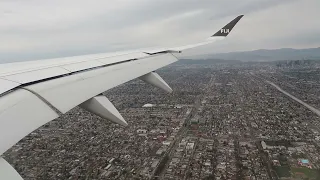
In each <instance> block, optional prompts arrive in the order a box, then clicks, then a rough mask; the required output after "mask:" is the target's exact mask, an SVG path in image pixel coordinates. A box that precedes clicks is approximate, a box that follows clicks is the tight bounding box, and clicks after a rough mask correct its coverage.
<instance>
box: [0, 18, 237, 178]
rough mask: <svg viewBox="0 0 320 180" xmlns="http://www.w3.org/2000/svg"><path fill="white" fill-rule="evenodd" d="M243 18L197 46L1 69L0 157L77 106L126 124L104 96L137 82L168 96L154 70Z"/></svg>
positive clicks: (216, 37)
mask: <svg viewBox="0 0 320 180" xmlns="http://www.w3.org/2000/svg"><path fill="white" fill-rule="evenodd" d="M242 17H243V15H241V16H238V17H236V18H235V19H234V20H232V21H231V22H230V23H228V24H227V25H226V26H224V27H223V28H222V29H220V30H219V31H218V32H216V33H215V34H214V35H212V36H211V37H210V38H209V39H207V40H206V41H204V42H200V43H197V44H191V45H186V46H181V47H173V48H161V49H151V50H150V49H149V50H137V51H131V52H116V53H107V54H95V55H86V56H77V57H70V58H59V59H49V60H42V61H31V62H22V63H11V64H3V65H0V155H1V154H3V153H4V152H5V151H6V150H8V149H9V148H10V147H12V146H13V145H14V144H15V143H17V142H18V141H19V140H20V139H22V138H23V137H25V136H26V135H28V134H29V133H31V132H32V131H34V130H35V129H37V128H38V127H40V126H42V125H44V124H46V123H47V122H49V121H51V120H53V119H55V118H57V117H59V115H61V114H64V113H66V112H68V111H69V110H71V109H72V108H74V107H76V106H80V107H82V108H83V109H85V110H87V111H90V112H92V113H94V114H96V115H98V116H100V117H102V118H104V119H107V120H110V121H113V122H115V123H118V124H121V125H127V123H126V121H125V120H124V119H123V117H122V116H121V115H120V113H119V112H118V111H117V110H116V108H115V107H114V106H113V105H112V103H111V102H110V101H109V100H108V99H107V98H106V97H104V96H102V95H101V93H103V92H105V91H106V90H108V89H111V88H113V87H115V86H118V85H120V84H123V83H125V82H128V81H130V80H132V79H135V78H140V79H141V80H143V81H145V82H147V83H150V84H152V85H154V86H156V87H159V88H161V89H163V90H165V91H167V92H168V93H170V92H171V91H172V89H171V88H170V87H169V85H168V84H167V83H166V82H165V81H164V80H163V79H162V78H161V77H160V76H159V75H158V74H157V73H156V72H154V71H155V70H157V69H159V68H161V67H164V66H166V65H168V64H171V63H174V62H176V61H177V60H178V59H177V58H176V57H175V56H174V54H175V53H181V52H182V51H184V50H186V49H190V48H194V47H198V46H202V45H206V44H210V43H213V42H215V41H217V40H221V39H224V38H225V37H226V36H228V35H229V33H230V32H231V30H232V29H233V28H234V26H235V25H236V24H237V22H238V21H239V20H240V19H241V18H242ZM0 177H1V176H0Z"/></svg>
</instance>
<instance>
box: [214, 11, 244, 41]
mask: <svg viewBox="0 0 320 180" xmlns="http://www.w3.org/2000/svg"><path fill="white" fill-rule="evenodd" d="M242 17H243V15H240V16H238V17H236V18H235V19H234V20H232V21H231V22H229V23H228V24H227V25H225V26H224V27H223V28H222V29H220V31H218V32H216V33H215V34H214V35H212V36H211V37H214V36H228V34H229V33H230V32H231V30H232V29H233V28H234V26H235V25H236V24H237V23H238V22H239V21H240V19H241V18H242Z"/></svg>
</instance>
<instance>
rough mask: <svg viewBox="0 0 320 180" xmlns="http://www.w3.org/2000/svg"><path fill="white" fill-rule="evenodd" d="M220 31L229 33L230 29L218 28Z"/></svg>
mask: <svg viewBox="0 0 320 180" xmlns="http://www.w3.org/2000/svg"><path fill="white" fill-rule="evenodd" d="M220 33H227V34H229V33H230V29H221V30H220Z"/></svg>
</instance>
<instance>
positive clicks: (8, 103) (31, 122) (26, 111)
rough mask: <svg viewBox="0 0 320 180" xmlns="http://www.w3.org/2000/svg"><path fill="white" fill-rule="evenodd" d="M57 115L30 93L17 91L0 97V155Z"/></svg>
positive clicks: (22, 90)
mask: <svg viewBox="0 0 320 180" xmlns="http://www.w3.org/2000/svg"><path fill="white" fill-rule="evenodd" d="M57 117H58V114H57V113H56V112H55V111H53V110H52V109H51V108H50V107H49V106H48V105H47V104H46V103H44V102H43V101H42V100H41V99H39V98H38V97H37V96H36V95H34V94H32V93H31V92H29V91H27V90H24V89H18V90H16V91H13V92H10V93H8V94H7V95H5V96H3V97H0V132H1V136H0V154H3V153H4V152H5V151H6V150H8V149H9V148H10V147H12V146H13V145H14V144H15V143H17V142H18V141H19V140H20V139H22V138H23V137H25V136H26V135H28V134H29V133H31V132H32V131H34V130H36V129H37V128H39V127H40V126H41V125H43V124H45V123H47V122H49V121H51V120H53V119H55V118H57Z"/></svg>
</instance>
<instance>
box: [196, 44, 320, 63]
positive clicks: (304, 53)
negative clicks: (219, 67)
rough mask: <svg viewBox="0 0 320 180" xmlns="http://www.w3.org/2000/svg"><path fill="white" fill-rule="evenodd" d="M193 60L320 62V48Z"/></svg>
mask: <svg viewBox="0 0 320 180" xmlns="http://www.w3.org/2000/svg"><path fill="white" fill-rule="evenodd" d="M192 59H223V60H239V61H276V60H306V59H308V60H309V59H310V60H320V47H318V48H309V49H292V48H282V49H274V50H267V49H259V50H254V51H243V52H230V53H219V54H206V55H201V56H196V57H192Z"/></svg>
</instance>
